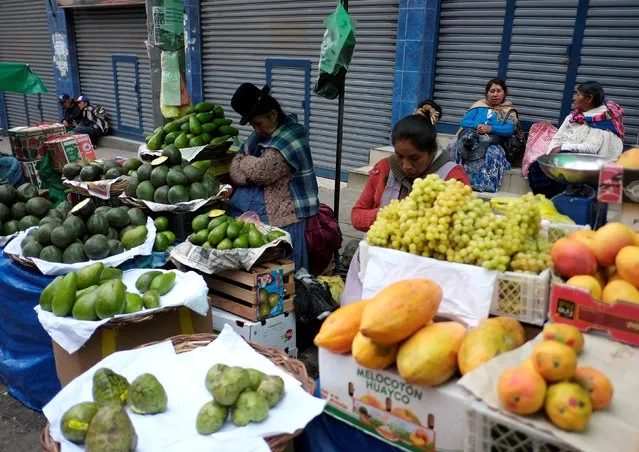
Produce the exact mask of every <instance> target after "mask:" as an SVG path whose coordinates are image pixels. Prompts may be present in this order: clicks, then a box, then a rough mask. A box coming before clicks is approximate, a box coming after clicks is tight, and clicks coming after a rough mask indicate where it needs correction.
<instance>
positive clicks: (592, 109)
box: [522, 81, 624, 198]
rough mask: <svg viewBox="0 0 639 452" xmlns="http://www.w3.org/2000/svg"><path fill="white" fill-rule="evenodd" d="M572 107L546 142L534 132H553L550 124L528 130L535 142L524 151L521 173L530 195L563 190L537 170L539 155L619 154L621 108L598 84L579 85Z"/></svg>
mask: <svg viewBox="0 0 639 452" xmlns="http://www.w3.org/2000/svg"><path fill="white" fill-rule="evenodd" d="M573 105H574V108H575V109H574V110H573V112H572V113H570V114H569V115H568V116H567V117H566V119H564V122H563V123H562V124H561V126H560V127H559V130H557V131H556V132H555V133H554V135H552V138H551V139H550V141H548V139H546V141H544V140H543V137H537V133H538V132H537V130H540V131H541V130H542V129H543V131H544V133H545V132H546V131H547V130H548V129H549V128H552V129H554V127H553V126H552V125H550V124H545V123H540V124H534V125H533V126H532V127H531V129H530V135H529V138H528V139H529V141H530V142H531V143H535V149H532V148H531V149H526V154H525V155H524V164H523V165H522V170H523V173H524V176H527V177H528V183H529V185H530V187H531V189H532V190H533V192H534V193H543V194H544V195H546V197H548V198H550V197H553V196H554V195H556V194H559V193H560V192H561V191H563V188H564V187H563V186H562V185H561V184H557V183H556V182H555V181H552V180H550V179H549V178H548V177H547V176H546V175H545V174H544V172H543V171H542V169H541V168H540V167H539V163H537V159H538V158H539V157H541V156H542V155H544V154H551V153H557V152H578V153H583V154H595V155H600V156H602V157H605V158H608V159H610V160H615V159H616V158H617V157H619V155H621V153H622V152H623V141H622V140H623V136H624V125H623V109H622V108H621V107H620V106H619V105H617V104H615V103H614V102H610V101H606V98H605V92H604V89H603V87H602V86H601V84H599V83H597V82H595V81H588V82H584V83H582V84H581V85H579V86H578V87H577V93H576V94H575V98H574V103H573ZM539 126H545V127H543V128H542V127H539ZM549 126H550V127H549ZM548 138H550V137H548ZM546 143H547V145H546Z"/></svg>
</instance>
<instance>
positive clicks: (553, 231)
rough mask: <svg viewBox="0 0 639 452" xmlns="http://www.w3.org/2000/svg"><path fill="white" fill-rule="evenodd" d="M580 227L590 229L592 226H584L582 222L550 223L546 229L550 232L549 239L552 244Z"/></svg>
mask: <svg viewBox="0 0 639 452" xmlns="http://www.w3.org/2000/svg"><path fill="white" fill-rule="evenodd" d="M580 229H586V230H588V229H590V226H582V225H580V224H566V223H548V225H547V227H546V230H547V232H548V241H549V242H550V243H551V244H552V243H555V242H556V241H557V240H559V239H560V238H562V237H568V235H569V234H570V233H571V232H574V231H578V230H580Z"/></svg>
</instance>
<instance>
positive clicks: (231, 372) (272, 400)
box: [196, 364, 284, 435]
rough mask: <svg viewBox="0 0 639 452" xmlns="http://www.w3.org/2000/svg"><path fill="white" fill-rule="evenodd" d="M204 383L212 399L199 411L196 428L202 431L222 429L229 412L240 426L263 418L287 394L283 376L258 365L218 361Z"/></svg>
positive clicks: (205, 433)
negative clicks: (262, 368) (264, 370)
mask: <svg viewBox="0 0 639 452" xmlns="http://www.w3.org/2000/svg"><path fill="white" fill-rule="evenodd" d="M204 384H205V386H206V389H207V390H208V391H209V392H210V393H211V395H212V396H213V400H211V401H209V402H206V403H205V404H204V406H203V407H202V408H201V409H200V412H199V413H198V415H197V420H196V428H197V431H198V432H199V433H200V434H202V435H210V434H212V433H215V432H217V431H218V430H219V429H221V428H222V427H223V426H224V423H225V422H226V419H227V418H228V417H229V412H230V414H231V421H232V422H233V423H234V424H235V425H237V426H244V425H248V424H249V422H255V423H259V422H262V421H264V420H265V419H266V418H267V417H268V412H269V409H271V408H274V407H275V406H276V405H277V404H278V403H280V400H282V398H283V397H284V380H282V378H281V377H278V376H276V375H266V374H264V372H261V371H259V370H256V369H244V368H242V367H229V366H227V365H225V364H215V365H214V366H213V367H211V368H210V369H209V371H208V372H207V374H206V378H205V381H204Z"/></svg>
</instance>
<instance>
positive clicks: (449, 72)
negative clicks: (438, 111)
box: [433, 0, 506, 125]
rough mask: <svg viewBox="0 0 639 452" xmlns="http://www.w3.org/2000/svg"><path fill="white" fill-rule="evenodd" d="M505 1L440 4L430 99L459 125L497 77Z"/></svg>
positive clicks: (445, 120)
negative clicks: (489, 81)
mask: <svg viewBox="0 0 639 452" xmlns="http://www.w3.org/2000/svg"><path fill="white" fill-rule="evenodd" d="M505 9H506V1H505V0H502V1H486V2H477V1H474V0H466V1H460V0H442V2H441V14H440V19H439V38H438V42H437V63H436V66H435V90H434V94H433V98H434V99H435V101H436V102H437V103H439V104H440V105H441V107H442V110H443V113H444V114H443V118H442V123H443V124H454V125H458V124H459V121H461V119H462V117H463V116H464V114H465V113H466V110H467V109H468V107H470V106H471V105H472V104H473V103H474V102H475V101H476V100H478V99H481V98H482V97H483V96H484V89H485V87H486V82H487V81H488V80H490V79H491V78H493V77H496V76H497V72H498V69H499V54H500V52H501V40H502V31H503V26H504V14H505Z"/></svg>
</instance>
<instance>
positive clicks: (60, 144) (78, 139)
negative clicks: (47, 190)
mask: <svg viewBox="0 0 639 452" xmlns="http://www.w3.org/2000/svg"><path fill="white" fill-rule="evenodd" d="M46 144H47V146H48V147H49V152H50V154H51V160H52V161H53V168H54V169H55V170H56V171H62V168H63V167H64V165H66V164H67V163H75V162H81V161H82V160H85V159H89V160H95V152H94V150H93V144H92V143H91V137H90V136H89V135H84V134H74V135H65V136H62V137H55V138H51V139H49V140H47V141H46Z"/></svg>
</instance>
